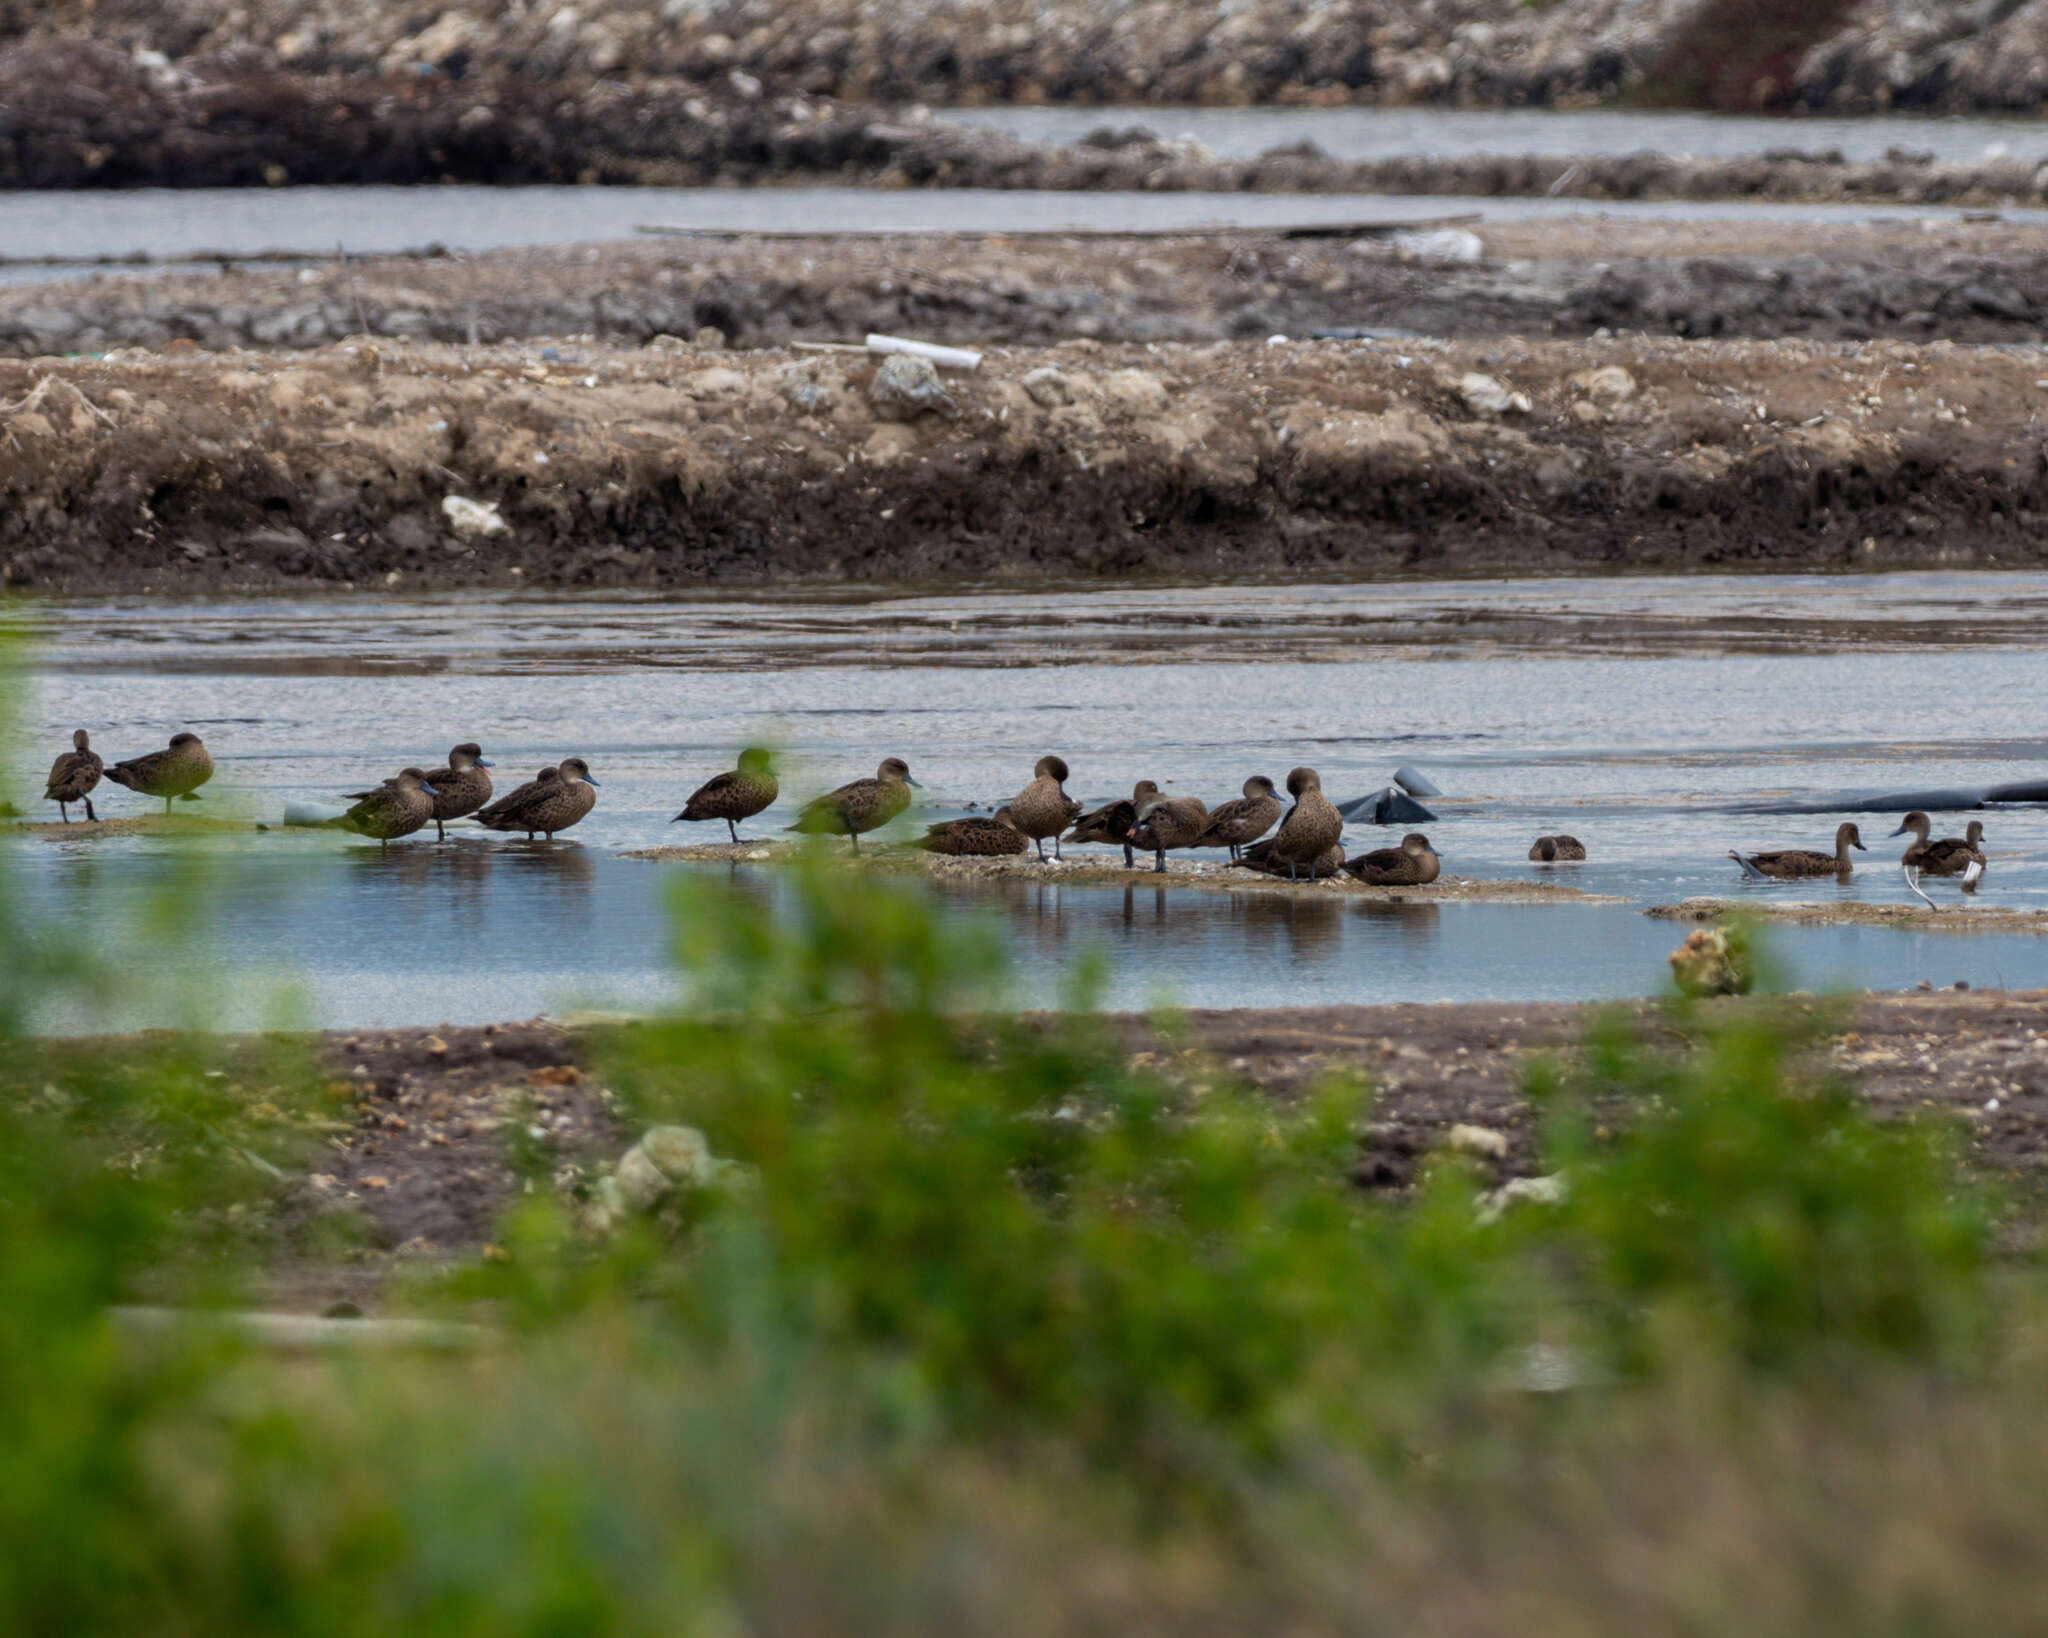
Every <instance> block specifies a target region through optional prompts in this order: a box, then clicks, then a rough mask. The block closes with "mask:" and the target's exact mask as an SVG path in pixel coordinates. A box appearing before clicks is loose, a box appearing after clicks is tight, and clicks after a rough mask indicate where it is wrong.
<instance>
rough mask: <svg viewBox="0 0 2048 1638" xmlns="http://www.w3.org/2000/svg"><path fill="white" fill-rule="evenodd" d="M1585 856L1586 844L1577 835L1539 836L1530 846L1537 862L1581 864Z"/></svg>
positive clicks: (1530, 850)
mask: <svg viewBox="0 0 2048 1638" xmlns="http://www.w3.org/2000/svg"><path fill="white" fill-rule="evenodd" d="M1585 857H1586V844H1585V843H1584V842H1582V841H1580V840H1579V839H1578V838H1577V837H1576V836H1539V837H1537V838H1536V840H1535V841H1534V842H1533V843H1532V844H1531V845H1530V848H1529V858H1530V860H1531V862H1533V863H1535V864H1580V863H1583V862H1584V860H1585Z"/></svg>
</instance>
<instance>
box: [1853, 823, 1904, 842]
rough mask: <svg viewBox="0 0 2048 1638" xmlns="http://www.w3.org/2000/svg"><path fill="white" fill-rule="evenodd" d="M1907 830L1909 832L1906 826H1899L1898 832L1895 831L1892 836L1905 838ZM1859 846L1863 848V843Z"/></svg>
mask: <svg viewBox="0 0 2048 1638" xmlns="http://www.w3.org/2000/svg"><path fill="white" fill-rule="evenodd" d="M1906 830H1907V827H1906V826H1904V825H1901V826H1899V828H1898V829H1897V830H1895V831H1893V832H1892V835H1893V836H1903V835H1905V834H1906ZM1857 845H1858V846H1859V847H1860V846H1861V845H1862V844H1861V843H1858V844H1857Z"/></svg>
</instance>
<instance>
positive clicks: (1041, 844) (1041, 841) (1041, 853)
mask: <svg viewBox="0 0 2048 1638" xmlns="http://www.w3.org/2000/svg"><path fill="white" fill-rule="evenodd" d="M1033 840H1035V841H1036V842H1037V843H1038V862H1039V863H1040V864H1044V863H1045V838H1044V837H1043V836H1039V837H1034V838H1033Z"/></svg>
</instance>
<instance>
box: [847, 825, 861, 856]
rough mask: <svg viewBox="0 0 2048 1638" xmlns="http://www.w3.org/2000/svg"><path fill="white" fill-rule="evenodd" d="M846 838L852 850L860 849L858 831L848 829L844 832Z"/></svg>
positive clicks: (857, 850)
mask: <svg viewBox="0 0 2048 1638" xmlns="http://www.w3.org/2000/svg"><path fill="white" fill-rule="evenodd" d="M846 839H847V840H848V841H849V842H851V843H852V844H853V851H854V852H856V853H858V852H859V851H860V832H859V831H857V830H849V831H848V832H847V833H846Z"/></svg>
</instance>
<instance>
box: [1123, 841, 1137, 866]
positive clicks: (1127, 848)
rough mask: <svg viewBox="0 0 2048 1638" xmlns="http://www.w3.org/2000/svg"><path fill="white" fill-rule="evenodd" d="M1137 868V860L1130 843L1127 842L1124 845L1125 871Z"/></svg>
mask: <svg viewBox="0 0 2048 1638" xmlns="http://www.w3.org/2000/svg"><path fill="white" fill-rule="evenodd" d="M1137 868H1138V861H1137V858H1136V857H1135V856H1134V855H1133V854H1132V852H1131V844H1130V843H1129V842H1126V843H1124V869H1126V870H1136V869H1137Z"/></svg>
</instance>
